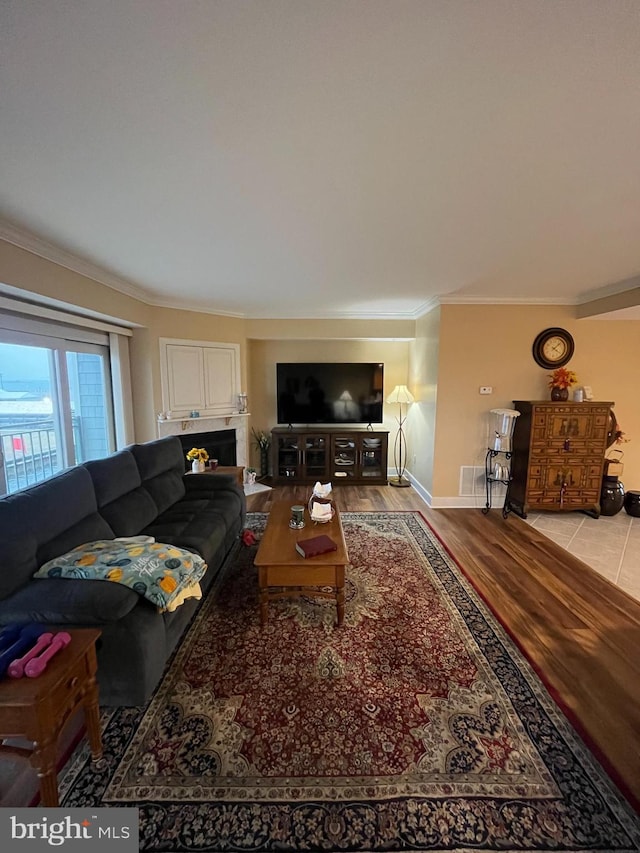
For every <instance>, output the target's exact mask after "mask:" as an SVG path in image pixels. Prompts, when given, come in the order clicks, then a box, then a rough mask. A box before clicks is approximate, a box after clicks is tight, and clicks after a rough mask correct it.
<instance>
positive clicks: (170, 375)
mask: <svg viewBox="0 0 640 853" xmlns="http://www.w3.org/2000/svg"><path fill="white" fill-rule="evenodd" d="M160 374H161V381H162V403H163V407H164V410H165V411H170V412H171V414H172V417H174V418H175V417H181V416H188V415H189V414H190V413H191V412H192V411H197V412H199V413H200V416H201V417H203V416H206V415H210V416H215V415H227V414H230V413H232V412H236V411H237V410H238V394H239V393H240V347H239V345H238V344H224V343H211V342H207V341H184V340H174V339H172V338H160Z"/></svg>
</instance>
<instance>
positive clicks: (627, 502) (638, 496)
mask: <svg viewBox="0 0 640 853" xmlns="http://www.w3.org/2000/svg"><path fill="white" fill-rule="evenodd" d="M624 508H625V510H626V512H628V513H629V515H632V516H633V517H634V518H640V492H634V491H631V490H630V491H628V492H627V493H626V495H625V496H624Z"/></svg>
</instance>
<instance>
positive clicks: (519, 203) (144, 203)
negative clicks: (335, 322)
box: [0, 0, 640, 318]
mask: <svg viewBox="0 0 640 853" xmlns="http://www.w3.org/2000/svg"><path fill="white" fill-rule="evenodd" d="M0 31H1V33H2V35H1V39H2V41H1V44H0V49H1V54H0V55H1V56H2V63H1V66H0V74H1V83H2V85H1V87H0V111H1V112H0V118H1V121H2V137H1V142H0V145H1V155H2V156H1V158H0V168H1V169H2V175H1V180H0V214H1V215H2V216H3V217H4V218H5V221H7V222H8V223H10V225H11V226H12V227H15V229H17V230H16V231H15V233H16V234H18V233H24V232H27V233H28V234H30V235H35V237H37V238H39V239H40V240H42V241H46V242H47V243H49V244H52V245H53V246H54V247H57V248H58V249H60V250H64V252H65V253H71V255H73V256H74V257H77V258H78V259H81V260H82V261H83V262H89V264H90V265H95V267H98V268H99V270H100V271H102V272H96V273H95V274H96V277H98V278H102V280H106V281H108V282H109V283H111V284H115V285H116V286H118V287H120V288H121V289H124V290H125V291H126V292H130V293H132V294H134V295H137V296H139V297H141V298H143V299H145V300H146V301H148V302H150V303H152V304H157V305H168V306H177V305H179V306H180V307H192V308H195V309H199V310H205V311H214V312H218V313H228V314H231V315H239V316H247V317H310V316H318V317H353V316H359V317H394V318H412V317H417V316H420V314H421V313H423V312H424V311H425V310H426V309H427V308H428V307H430V306H431V305H433V304H434V301H437V300H440V301H444V302H446V301H461V302H524V303H526V302H531V303H544V302H546V303H564V304H576V305H577V304H580V303H584V302H586V301H589V300H591V299H594V298H596V297H598V296H604V295H606V294H608V293H609V292H615V291H616V290H621V289H623V290H624V289H625V285H624V283H625V282H629V281H630V280H634V277H637V276H638V275H640V158H639V152H640V50H639V49H638V45H639V44H640V2H638V0H607V2H604V0H563V2H559V0H558V2H552V1H551V0H242V2H239V0H189V2H180V0H108V1H107V2H105V0H53V1H52V0H2V5H1V7H0ZM15 242H18V239H17V238H16V239H15ZM65 257H69V256H68V255H65ZM91 268H92V269H93V266H92V267H91ZM636 282H637V279H636ZM621 283H622V284H621ZM639 301H640V300H639ZM622 316H626V317H628V316H637V317H639V318H640V307H637V306H636V307H633V306H632V307H629V308H627V309H626V310H625V311H624V312H623V314H622Z"/></svg>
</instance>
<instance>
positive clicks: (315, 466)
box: [301, 434, 329, 481]
mask: <svg viewBox="0 0 640 853" xmlns="http://www.w3.org/2000/svg"><path fill="white" fill-rule="evenodd" d="M301 445H302V447H303V450H302V466H303V471H302V476H303V477H305V478H309V479H312V480H314V481H315V480H320V479H322V477H323V476H324V473H325V471H326V470H327V450H328V448H329V437H328V436H327V435H313V434H307V435H305V436H302V437H301Z"/></svg>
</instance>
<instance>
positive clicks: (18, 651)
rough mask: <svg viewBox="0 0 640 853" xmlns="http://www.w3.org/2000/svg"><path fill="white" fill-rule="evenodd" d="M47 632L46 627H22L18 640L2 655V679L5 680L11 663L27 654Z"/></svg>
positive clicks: (0, 670)
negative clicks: (41, 635)
mask: <svg viewBox="0 0 640 853" xmlns="http://www.w3.org/2000/svg"><path fill="white" fill-rule="evenodd" d="M46 630H47V629H46V626H44V625H36V624H32V625H23V626H22V627H21V629H20V633H19V635H18V637H17V639H15V640H14V642H13V643H12V644H11V645H10V646H8V647H7V648H5V649H4V651H3V652H2V653H1V654H0V678H4V676H5V674H6V672H7V669H8V668H9V664H10V663H11V661H14V660H15V659H16V658H19V657H21V656H22V655H23V654H24V653H25V652H27V651H28V650H29V649H30V648H31V647H32V646H33V645H34V643H35V642H36V640H37V639H38V637H39V636H40V634H43V633H44V632H45V631H46Z"/></svg>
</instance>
